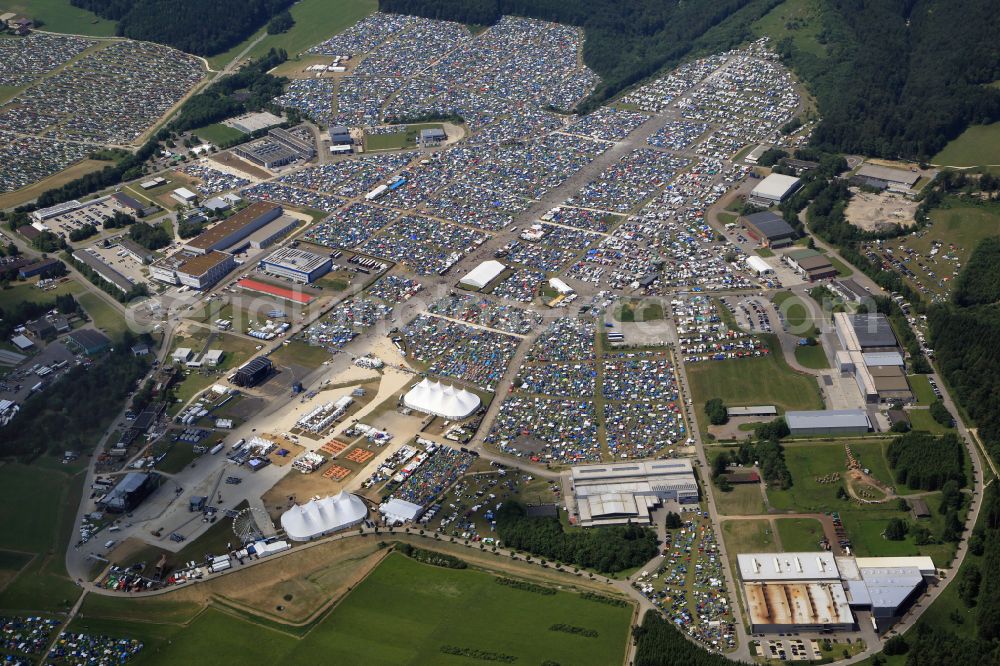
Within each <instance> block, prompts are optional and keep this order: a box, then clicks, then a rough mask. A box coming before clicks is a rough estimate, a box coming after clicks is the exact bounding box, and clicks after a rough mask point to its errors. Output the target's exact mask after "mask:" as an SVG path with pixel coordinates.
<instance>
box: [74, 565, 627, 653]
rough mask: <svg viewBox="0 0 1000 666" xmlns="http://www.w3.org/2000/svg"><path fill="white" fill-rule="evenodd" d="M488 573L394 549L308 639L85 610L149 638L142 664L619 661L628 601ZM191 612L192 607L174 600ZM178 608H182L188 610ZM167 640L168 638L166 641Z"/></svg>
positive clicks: (210, 614) (216, 623) (239, 620)
mask: <svg viewBox="0 0 1000 666" xmlns="http://www.w3.org/2000/svg"><path fill="white" fill-rule="evenodd" d="M494 581H495V577H494V576H493V575H491V574H488V573H485V572H482V571H477V570H473V569H466V570H461V571H458V570H453V569H443V568H437V567H432V566H430V565H425V564H420V563H418V562H415V561H413V560H411V559H409V558H407V557H405V556H403V555H399V554H392V555H390V556H389V557H388V558H386V560H385V561H384V562H383V563H382V564H380V565H379V566H378V568H376V569H375V570H374V571H373V572H372V573H371V575H369V576H368V578H366V579H365V580H364V582H362V583H361V584H360V585H358V586H357V587H356V588H355V589H354V590H353V591H352V592H351V593H350V595H349V596H347V597H346V598H345V599H344V600H343V601H342V602H341V603H340V604H339V605H338V606H337V607H336V608H334V610H333V611H332V612H331V613H329V614H328V615H327V616H326V617H323V618H322V619H321V620H320V621H319V622H318V623H317V624H315V625H314V626H313V627H312V628H311V629H310V630H309V631H308V632H307V633H305V635H304V636H302V637H301V638H300V637H298V636H296V635H293V633H292V632H291V631H282V630H281V628H280V625H278V624H277V623H274V622H267V623H257V622H254V621H251V620H253V618H249V617H247V618H244V617H241V616H239V615H237V614H235V613H228V612H223V611H221V610H219V609H216V608H210V609H208V610H206V611H205V612H203V613H201V614H200V615H198V616H197V617H196V618H195V619H194V620H193V621H192V622H191V623H190V624H189V625H187V626H186V627H183V628H181V627H177V626H176V625H175V626H174V627H167V628H166V629H164V628H159V627H149V628H148V629H145V630H144V629H143V628H142V626H140V625H144V624H145V623H139V622H120V621H119V622H117V623H116V624H112V623H111V622H110V621H109V620H95V619H93V615H92V614H91V615H90V618H91V619H85V620H82V621H80V622H78V623H77V624H75V625H74V627H88V628H89V627H94V628H96V627H97V626H98V625H95V624H93V623H94V622H95V621H96V622H102V623H104V624H103V625H102V626H103V627H107V628H109V629H111V628H114V630H115V631H114V633H113V634H112V635H123V634H124V635H133V633H134V632H135V631H137V630H138V631H141V632H143V635H140V637H141V638H145V639H147V640H149V641H150V643H151V644H150V645H149V648H148V650H144V652H143V653H142V655H141V657H140V659H139V660H137V661H136V663H137V664H177V663H203V662H205V661H208V660H214V661H217V662H219V663H247V662H249V661H257V660H261V659H263V660H267V661H268V662H270V663H310V662H324V661H329V660H330V658H331V657H332V656H334V655H336V658H337V661H340V662H343V663H364V664H400V663H434V664H446V665H447V664H468V663H470V661H471V660H470V658H468V657H462V656H456V655H450V654H444V653H442V652H441V648H442V647H443V646H454V647H458V648H468V649H473V650H484V651H489V652H495V653H500V654H505V655H511V656H513V657H516V658H517V663H525V664H539V663H543V662H545V661H547V660H551V661H558V662H559V663H572V664H582V665H586V664H595V665H597V664H600V665H604V664H616V663H620V662H621V660H622V657H623V654H624V649H625V644H626V641H627V637H628V628H629V623H630V618H631V612H632V610H631V608H619V607H615V606H610V605H607V604H601V603H595V602H592V601H587V600H585V599H583V598H581V597H580V596H578V595H577V594H575V593H571V592H558V593H556V594H555V595H541V594H537V593H535V592H526V591H522V590H518V589H514V588H512V587H508V586H505V585H499V584H497V583H496V582H494ZM173 610H176V611H179V612H180V611H183V612H186V609H184V608H180V609H173ZM183 612H181V615H183ZM559 623H562V624H570V625H573V626H578V627H583V628H587V629H594V630H596V631H598V636H597V637H594V638H590V637H585V636H579V635H572V634H568V633H564V632H558V631H550V630H549V627H550V626H552V625H553V624H559ZM166 639H169V643H168V642H166Z"/></svg>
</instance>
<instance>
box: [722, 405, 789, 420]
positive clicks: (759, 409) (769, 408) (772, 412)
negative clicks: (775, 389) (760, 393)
mask: <svg viewBox="0 0 1000 666" xmlns="http://www.w3.org/2000/svg"><path fill="white" fill-rule="evenodd" d="M726 414H727V415H728V416H729V418H735V417H738V416H757V417H765V418H772V419H773V418H777V417H778V408H777V407H775V406H774V405H751V406H749V407H727V408H726Z"/></svg>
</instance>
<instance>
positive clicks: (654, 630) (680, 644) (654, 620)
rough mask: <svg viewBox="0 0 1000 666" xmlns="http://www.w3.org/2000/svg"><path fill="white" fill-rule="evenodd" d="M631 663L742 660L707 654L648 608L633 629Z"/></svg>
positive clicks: (691, 665) (712, 664)
mask: <svg viewBox="0 0 1000 666" xmlns="http://www.w3.org/2000/svg"><path fill="white" fill-rule="evenodd" d="M633 637H634V639H635V661H634V662H633V663H634V664H635V666H732V664H743V663H746V662H734V661H729V660H728V659H726V658H725V657H723V656H722V655H721V654H711V653H709V652H706V651H705V650H702V649H701V648H700V647H698V646H697V645H695V644H694V643H692V642H691V641H689V640H688V639H687V638H685V637H684V636H683V635H682V634H681V632H679V631H678V630H677V629H676V628H675V627H674V626H673V625H672V624H670V623H669V622H668V621H667V620H666V619H664V618H663V616H662V615H660V614H659V613H656V612H653V611H648V612H647V613H646V615H645V617H643V619H642V624H641V625H640V626H638V627H636V628H635V629H634V630H633Z"/></svg>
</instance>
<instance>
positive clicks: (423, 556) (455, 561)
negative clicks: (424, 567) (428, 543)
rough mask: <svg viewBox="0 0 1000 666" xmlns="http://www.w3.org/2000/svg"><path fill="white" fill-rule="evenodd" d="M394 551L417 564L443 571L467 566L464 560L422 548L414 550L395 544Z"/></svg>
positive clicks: (404, 544)
mask: <svg viewBox="0 0 1000 666" xmlns="http://www.w3.org/2000/svg"><path fill="white" fill-rule="evenodd" d="M396 550H398V551H399V552H401V553H402V554H403V555H406V556H407V557H410V558H412V559H414V560H416V561H417V562H423V563H424V564H430V565H433V566H435V567H443V568H445V569H466V568H468V566H469V565H468V564H466V563H465V561H464V560H460V559H459V558H457V557H455V556H454V555H449V554H447V553H439V552H437V551H434V550H425V549H424V548H415V547H413V546H411V545H410V544H408V543H400V544H397V545H396Z"/></svg>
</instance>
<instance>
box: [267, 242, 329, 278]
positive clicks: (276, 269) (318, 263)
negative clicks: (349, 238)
mask: <svg viewBox="0 0 1000 666" xmlns="http://www.w3.org/2000/svg"><path fill="white" fill-rule="evenodd" d="M332 265H333V260H332V259H330V257H324V256H322V255H318V254H313V253H312V252H306V251H305V250H298V249H295V248H291V247H285V248H281V249H280V250H278V251H276V252H274V253H273V254H272V255H271V256H269V257H268V258H266V259H264V260H263V261H261V262H260V267H261V270H263V271H264V272H265V273H270V274H271V275H277V276H279V277H284V278H288V279H289V280H292V281H293V282H298V283H300V284H309V283H310V282H313V281H314V280H317V279H319V278H321V277H323V276H324V275H326V274H327V273H329V272H330V267H331V266H332Z"/></svg>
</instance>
